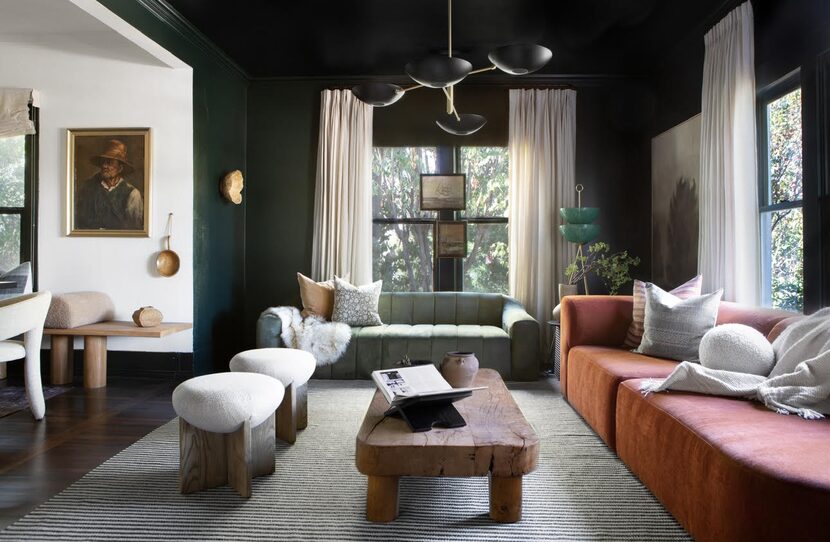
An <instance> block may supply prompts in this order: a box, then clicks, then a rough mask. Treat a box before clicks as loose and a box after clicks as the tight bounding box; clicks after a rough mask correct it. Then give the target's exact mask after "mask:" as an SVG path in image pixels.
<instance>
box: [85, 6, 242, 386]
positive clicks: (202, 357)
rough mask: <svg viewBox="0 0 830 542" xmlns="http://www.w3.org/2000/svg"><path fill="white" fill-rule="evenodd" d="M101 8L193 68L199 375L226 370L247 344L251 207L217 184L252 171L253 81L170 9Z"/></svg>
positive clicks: (196, 352)
mask: <svg viewBox="0 0 830 542" xmlns="http://www.w3.org/2000/svg"><path fill="white" fill-rule="evenodd" d="M99 2H100V3H101V4H103V5H104V6H106V7H107V8H108V9H110V10H112V11H113V12H114V13H116V14H117V15H118V16H119V17H121V18H122V19H124V20H125V21H127V22H128V23H130V24H131V25H133V26H134V27H135V28H137V29H138V30H140V31H141V32H142V33H144V34H145V35H147V36H148V37H149V38H150V39H152V40H153V41H155V42H156V43H158V44H159V45H161V46H162V47H164V48H165V49H167V50H168V51H170V52H171V53H173V54H174V55H176V56H177V57H178V58H180V59H181V60H183V61H184V62H186V63H187V64H189V65H190V66H191V67H192V68H193V171H194V180H193V215H194V224H193V259H194V261H193V274H194V277H193V290H194V291H193V294H194V295H193V297H194V308H193V313H194V314H193V323H194V332H193V355H194V372H195V373H196V374H203V373H209V372H214V371H221V370H227V364H228V360H229V359H230V356H232V355H233V354H234V353H235V352H237V351H238V350H239V348H240V345H241V343H242V340H241V337H242V333H243V327H242V321H243V320H242V314H243V302H242V300H243V299H244V292H245V290H244V277H245V205H244V204H243V205H239V206H237V205H233V204H230V203H228V202H226V201H225V200H224V199H222V198H221V196H220V195H219V193H218V186H219V180H220V179H221V178H222V176H223V175H224V174H225V173H227V172H229V171H232V170H234V169H240V170H242V172H243V173H245V171H246V165H245V160H246V140H245V138H246V135H247V129H246V122H247V92H248V81H247V78H246V77H245V75H244V74H243V73H242V72H241V71H240V70H238V69H237V68H235V66H234V65H233V64H232V63H231V62H230V61H228V60H227V59H226V58H224V57H223V55H222V54H221V53H219V52H217V51H216V50H214V49H213V48H212V46H211V45H210V44H209V43H207V42H206V41H205V40H204V38H202V37H201V36H200V35H198V33H196V32H194V31H193V29H192V28H190V27H189V25H187V24H186V23H184V22H183V21H181V20H179V19H178V18H177V17H176V15H175V13H173V12H171V11H170V10H168V9H167V7H166V5H165V4H163V3H160V2H155V1H153V0H99ZM183 264H184V265H188V264H189V262H183Z"/></svg>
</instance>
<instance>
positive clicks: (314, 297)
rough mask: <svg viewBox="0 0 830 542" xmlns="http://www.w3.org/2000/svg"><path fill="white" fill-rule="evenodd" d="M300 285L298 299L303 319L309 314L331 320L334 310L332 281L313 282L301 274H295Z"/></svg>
mask: <svg viewBox="0 0 830 542" xmlns="http://www.w3.org/2000/svg"><path fill="white" fill-rule="evenodd" d="M297 282H298V283H300V299H301V300H302V302H303V312H302V315H303V318H305V317H306V316H308V315H309V314H316V315H318V316H322V317H323V318H325V319H326V320H331V311H332V310H333V309H334V281H331V280H327V281H325V282H315V281H313V280H312V279H310V278H308V277H307V276H305V275H303V274H302V273H297Z"/></svg>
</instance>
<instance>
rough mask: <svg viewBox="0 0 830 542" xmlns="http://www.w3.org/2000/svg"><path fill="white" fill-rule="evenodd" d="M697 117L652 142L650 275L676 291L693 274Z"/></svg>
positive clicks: (695, 228)
mask: <svg viewBox="0 0 830 542" xmlns="http://www.w3.org/2000/svg"><path fill="white" fill-rule="evenodd" d="M699 179H700V115H695V116H694V117H692V118H690V119H688V120H687V121H685V122H682V123H680V124H678V125H677V126H675V127H674V128H671V129H669V130H667V131H665V132H663V133H662V134H660V135H658V136H656V137H655V138H653V139H652V140H651V253H652V260H651V262H652V263H651V276H652V281H653V282H654V283H655V284H657V285H658V286H660V287H663V288H674V287H675V286H677V285H678V284H682V283H683V282H685V281H687V280H689V279H690V278H691V277H694V276H695V275H697V263H698V262H697V246H698V224H699V219H698V182H699Z"/></svg>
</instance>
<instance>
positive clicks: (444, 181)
mask: <svg viewBox="0 0 830 542" xmlns="http://www.w3.org/2000/svg"><path fill="white" fill-rule="evenodd" d="M466 208H467V176H466V175H464V174H457V175H444V174H439V173H421V210H422V211H463V210H464V209H466Z"/></svg>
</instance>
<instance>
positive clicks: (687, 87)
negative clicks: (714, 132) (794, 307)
mask: <svg viewBox="0 0 830 542" xmlns="http://www.w3.org/2000/svg"><path fill="white" fill-rule="evenodd" d="M741 3H742V1H741V0H730V1H728V2H725V3H724V4H723V5H722V6H721V7H720V8H719V9H718V10H717V11H716V12H714V13H712V14H711V16H710V17H709V19H708V20H706V21H704V22H703V23H702V24H700V25H698V26H697V27H695V28H692V29H690V30H689V31H688V32H687V33H686V34H685V35H681V36H678V39H677V40H676V41H675V43H674V46H673V47H671V48H669V49H667V50H666V51H665V54H664V56H663V57H662V59H661V61H660V62H659V63H658V65H657V66H656V69H655V73H654V87H655V89H656V104H657V114H656V116H655V121H654V124H653V126H652V128H651V135H657V134H659V133H661V132H663V131H665V130H667V129H669V128H671V127H672V126H675V125H676V124H678V123H680V122H683V121H684V120H686V119H688V118H690V117H692V116H694V115H696V114H698V113H700V110H701V103H700V96H701V92H702V87H703V57H704V52H705V51H704V44H703V37H704V35H705V34H706V32H708V31H709V29H710V28H711V27H712V26H714V25H715V24H717V23H718V21H720V20H721V19H722V18H723V17H724V16H725V15H726V14H727V13H728V12H729V11H731V10H732V9H734V8H735V7H736V6H738V5H739V4H741ZM752 7H753V12H754V23H755V24H754V26H755V86H756V89H757V90H758V91H761V92H763V89H764V88H765V87H768V86H769V85H772V84H774V83H775V82H776V81H778V80H779V79H781V78H783V77H784V76H786V75H787V74H789V73H790V72H792V71H793V70H796V69H800V70H801V75H800V79H801V87H802V95H801V99H802V122H803V124H802V130H803V143H802V144H803V150H802V152H803V154H802V157H803V178H804V303H805V311H806V312H812V311H814V310H816V309H818V308H819V307H823V306H828V305H830V273H828V271H830V227H828V226H829V225H830V143H828V141H830V31H829V30H828V28H830V2H826V1H822V2H817V1H815V0H788V1H786V2H785V1H782V0H752Z"/></svg>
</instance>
